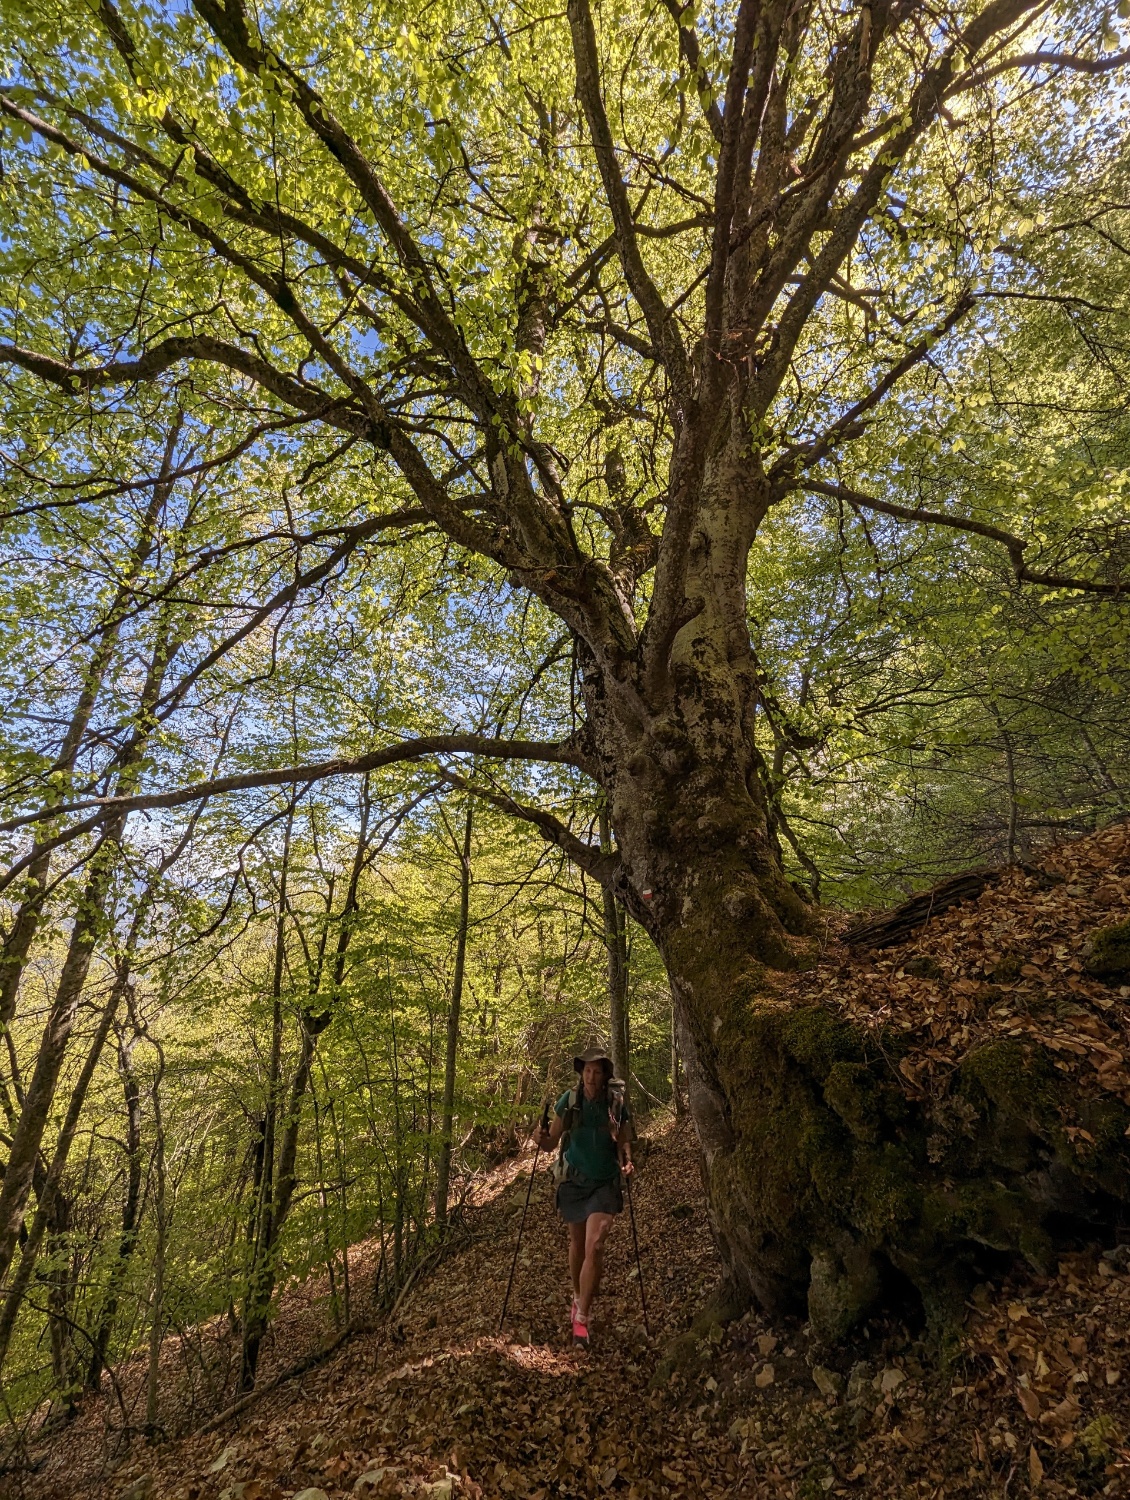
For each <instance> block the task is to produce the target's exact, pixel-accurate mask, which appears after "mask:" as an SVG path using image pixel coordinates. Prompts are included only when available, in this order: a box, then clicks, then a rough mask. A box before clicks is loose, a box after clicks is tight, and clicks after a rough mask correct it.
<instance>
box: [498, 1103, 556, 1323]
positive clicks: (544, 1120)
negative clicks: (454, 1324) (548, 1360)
mask: <svg viewBox="0 0 1130 1500" xmlns="http://www.w3.org/2000/svg"><path fill="white" fill-rule="evenodd" d="M541 1128H542V1130H548V1129H549V1100H548V1099H547V1100H546V1101H545V1108H544V1109H543V1110H542V1112H541ZM540 1154H541V1136H540V1135H539V1136H538V1143H537V1145H536V1146H535V1147H534V1164H533V1166H532V1167H531V1168H530V1181H529V1184H528V1186H527V1187H526V1201H525V1203H524V1204H523V1205H522V1220H521V1223H520V1224H519V1225H518V1239H517V1241H516V1242H515V1245H514V1259H513V1260H512V1261H511V1262H510V1279H509V1281H507V1283H506V1296H505V1297H503V1299H502V1314H501V1316H500V1317H499V1320H498V1331H499V1333H501V1332H502V1325H503V1323H505V1322H506V1309H507V1308H508V1307H509V1305H510V1288H511V1287H512V1286H513V1285H514V1272H515V1270H516V1269H517V1266H518V1251H519V1250H520V1249H521V1248H522V1231H523V1230H524V1229H525V1227H526V1210H527V1209H528V1208H529V1206H530V1194H531V1193H532V1192H533V1190H534V1175H535V1173H536V1172H537V1169H538V1157H539V1155H540Z"/></svg>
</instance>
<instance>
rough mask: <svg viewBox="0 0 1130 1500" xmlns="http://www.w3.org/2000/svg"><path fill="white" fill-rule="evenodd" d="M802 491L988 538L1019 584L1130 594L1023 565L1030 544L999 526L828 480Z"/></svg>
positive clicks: (1125, 588) (1121, 586) (1125, 587)
mask: <svg viewBox="0 0 1130 1500" xmlns="http://www.w3.org/2000/svg"><path fill="white" fill-rule="evenodd" d="M799 487H800V488H801V489H805V490H809V491H811V492H812V493H813V494H816V495H828V496H829V497H830V498H831V499H833V500H842V501H844V503H845V504H847V505H850V506H852V507H853V509H854V508H856V507H858V508H859V509H861V510H874V511H878V512H879V514H881V515H884V516H893V517H894V518H895V520H897V521H915V522H918V523H919V524H921V525H924V526H947V527H949V528H950V530H952V531H967V532H970V533H972V535H974V536H983V537H986V538H987V539H988V540H989V541H991V542H999V543H1000V544H1001V546H1002V547H1003V548H1004V549H1005V551H1006V552H1007V553H1008V557H1009V561H1010V562H1011V563H1012V570H1013V572H1014V573H1015V574H1016V581H1017V582H1018V583H1039V584H1042V585H1043V586H1044V587H1045V588H1050V589H1078V590H1080V591H1081V592H1082V593H1087V594H1105V595H1106V596H1107V597H1108V598H1117V599H1121V598H1123V597H1124V596H1126V595H1127V594H1130V582H1127V583H1123V582H1122V580H1121V579H1119V580H1118V581H1117V582H1116V583H1100V582H1098V581H1097V580H1096V579H1093V578H1068V577H1065V576H1064V575H1062V574H1059V573H1044V572H1041V571H1039V570H1038V569H1036V568H1030V567H1029V566H1028V564H1027V563H1026V562H1025V561H1024V553H1025V552H1026V551H1027V549H1028V546H1029V543H1027V542H1025V541H1022V540H1021V538H1020V537H1018V536H1014V535H1013V533H1012V532H1011V531H1004V530H1003V529H1002V528H1001V527H1000V526H991V525H990V524H989V523H988V522H987V521H974V520H972V519H971V518H970V517H968V516H953V515H947V514H946V512H944V511H937V510H924V509H922V508H921V507H912V506H909V505H897V504H895V502H894V501H891V500H879V499H876V497H875V496H874V495H865V494H864V493H863V491H862V490H856V489H852V488H851V487H850V486H848V485H846V484H830V483H828V482H827V481H826V480H822V479H812V478H808V477H806V478H804V479H802V480H801V481H800V485H799Z"/></svg>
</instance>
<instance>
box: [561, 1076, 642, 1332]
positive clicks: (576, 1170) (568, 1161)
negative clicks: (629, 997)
mask: <svg viewBox="0 0 1130 1500" xmlns="http://www.w3.org/2000/svg"><path fill="white" fill-rule="evenodd" d="M573 1068H574V1070H575V1071H576V1072H577V1073H579V1074H580V1080H579V1082H578V1086H577V1087H576V1088H574V1089H568V1090H566V1092H565V1093H564V1094H562V1095H561V1097H560V1099H558V1101H557V1103H556V1104H555V1105H554V1113H555V1115H556V1119H555V1120H554V1121H553V1123H552V1125H551V1126H550V1127H549V1129H548V1130H545V1129H543V1130H542V1131H541V1132H540V1134H539V1136H538V1144H539V1145H540V1146H541V1148H542V1150H545V1151H548V1150H550V1149H551V1148H552V1147H554V1146H556V1145H557V1144H558V1143H559V1142H560V1141H562V1137H565V1140H564V1143H563V1148H562V1150H561V1152H560V1154H559V1156H558V1162H559V1167H558V1171H557V1174H556V1175H557V1178H558V1187H557V1212H558V1213H559V1214H560V1215H561V1217H562V1219H564V1221H565V1223H566V1224H567V1225H568V1228H569V1275H570V1277H571V1278H572V1281H573V1306H572V1310H571V1312H570V1314H569V1320H570V1322H571V1323H572V1325H573V1338H574V1341H575V1342H576V1343H578V1344H585V1345H587V1344H588V1341H589V1317H590V1314H591V1312H592V1304H593V1298H594V1297H595V1296H596V1294H597V1290H598V1288H599V1286H600V1275H601V1271H602V1270H603V1268H604V1242H605V1240H606V1239H607V1238H608V1231H609V1230H610V1229H611V1228H612V1221H613V1219H614V1218H615V1217H616V1215H617V1214H618V1213H622V1212H623V1209H624V1193H623V1189H622V1188H621V1186H620V1174H621V1172H622V1173H624V1175H625V1176H627V1175H629V1174H630V1173H631V1171H632V1170H633V1168H632V1128H631V1123H630V1116H629V1112H628V1107H627V1104H626V1103H625V1100H624V1086H623V1084H621V1083H619V1081H618V1080H614V1079H613V1077H612V1073H613V1068H612V1059H611V1058H610V1057H609V1056H608V1055H607V1053H605V1052H603V1051H602V1050H601V1049H600V1048H599V1047H592V1048H590V1049H589V1050H588V1051H587V1052H585V1053H583V1054H582V1055H581V1056H580V1057H575V1058H574V1059H573Z"/></svg>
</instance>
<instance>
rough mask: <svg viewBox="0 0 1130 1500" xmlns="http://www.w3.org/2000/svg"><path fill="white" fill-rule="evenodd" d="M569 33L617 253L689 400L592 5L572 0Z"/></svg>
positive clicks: (676, 334) (684, 368) (685, 375)
mask: <svg viewBox="0 0 1130 1500" xmlns="http://www.w3.org/2000/svg"><path fill="white" fill-rule="evenodd" d="M569 29H570V31H571V32H572V36H573V61H574V65H575V67H576V74H577V97H578V99H579V100H580V102H581V107H582V108H583V109H584V112H585V119H586V120H587V122H588V127H589V134H590V135H591V137H592V143H593V149H594V150H595V152H596V163H597V167H598V168H599V171H600V180H601V182H602V183H603V184H604V194H605V197H606V199H607V201H608V207H609V210H610V212H611V214H612V223H613V225H614V226H615V231H616V249H617V253H618V254H619V256H620V262H621V264H622V265H623V267H624V275H625V276H626V277H627V279H628V285H629V286H630V287H631V290H632V295H633V296H634V297H635V299H636V301H637V302H638V303H639V305H640V308H641V310H642V312H643V315H644V318H645V319H646V320H647V327H648V332H649V333H650V334H651V341H652V343H653V344H654V345H655V347H656V349H658V350H659V352H660V354H661V355H662V357H663V361H664V364H665V365H666V367H667V373H668V376H669V377H670V380H671V384H672V386H674V387H675V389H676V390H677V391H678V392H679V393H680V395H682V396H685V395H686V394H687V392H688V374H689V372H688V369H687V356H686V350H685V349H684V348H683V341H682V338H681V337H680V336H679V330H678V328H677V327H676V325H675V322H674V320H673V319H672V318H671V317H670V316H669V314H668V311H667V308H666V307H665V306H664V305H663V299H662V298H661V297H660V295H659V290H658V288H657V287H656V285H655V283H654V282H653V281H652V279H651V277H650V275H649V274H648V271H647V267H646V266H645V265H644V263H643V258H642V257H641V255H640V247H639V243H638V241H637V239H636V229H635V225H634V224H633V222H632V210H631V207H630V205H629V203H628V190H627V188H626V187H625V185H624V179H623V177H622V176H621V175H620V164H619V162H618V161H617V160H616V147H615V145H614V143H613V140H612V130H611V128H610V126H609V124H608V116H607V114H606V113H605V110H604V98H603V94H602V92H601V86H600V60H599V58H598V57H597V51H596V31H595V29H594V28H593V23H592V12H591V10H590V9H589V5H588V0H569Z"/></svg>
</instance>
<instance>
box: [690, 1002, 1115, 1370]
mask: <svg viewBox="0 0 1130 1500" xmlns="http://www.w3.org/2000/svg"><path fill="white" fill-rule="evenodd" d="M752 991H753V987H752V985H750V987H748V988H744V987H743V989H742V992H741V993H735V992H731V995H730V996H729V999H728V1003H727V1004H726V1005H725V1006H724V1008H723V1011H722V1025H721V1026H720V1027H719V1028H718V1029H717V1034H716V1036H715V1037H714V1039H713V1056H712V1059H711V1061H712V1065H713V1067H714V1069H715V1071H716V1076H717V1077H718V1080H719V1083H720V1085H721V1088H722V1090H723V1092H724V1094H725V1096H726V1100H727V1103H728V1107H729V1123H730V1125H731V1128H732V1132H733V1140H734V1143H733V1146H732V1148H731V1149H725V1148H723V1149H721V1150H716V1151H715V1152H714V1153H713V1154H712V1156H711V1158H710V1162H709V1166H708V1178H709V1197H710V1201H711V1205H712V1215H713V1218H714V1223H715V1228H716V1230H717V1232H718V1238H719V1242H720V1244H721V1245H722V1247H723V1249H724V1252H725V1253H726V1255H727V1257H728V1260H729V1262H730V1264H731V1266H732V1268H733V1271H734V1275H735V1278H736V1280H737V1282H738V1283H739V1285H740V1286H741V1287H742V1288H743V1289H745V1290H752V1292H753V1293H754V1295H755V1296H756V1297H757V1298H758V1300H759V1301H760V1302H761V1303H762V1304H763V1305H764V1306H766V1307H767V1308H768V1310H769V1311H771V1312H774V1313H781V1312H785V1311H797V1310H800V1309H801V1308H803V1307H804V1306H805V1305H807V1307H808V1310H809V1313H810V1316H811V1317H812V1319H813V1321H814V1326H816V1328H817V1329H818V1331H819V1332H820V1333H821V1334H822V1335H823V1336H824V1337H825V1338H827V1339H830V1340H836V1339H839V1338H842V1337H843V1336H844V1335H845V1334H846V1332H847V1331H848V1330H849V1328H850V1327H851V1325H852V1324H853V1323H854V1322H856V1321H858V1320H859V1319H860V1318H861V1317H863V1316H865V1315H866V1312H867V1310H868V1308H869V1307H870V1306H871V1304H872V1303H873V1301H874V1299H875V1297H876V1296H878V1295H879V1294H880V1291H881V1286H882V1278H883V1275H884V1274H885V1273H884V1269H883V1268H884V1265H885V1264H889V1265H890V1266H893V1267H895V1268H897V1270H898V1271H899V1272H901V1273H902V1274H904V1275H905V1276H906V1277H908V1278H909V1280H910V1281H911V1282H912V1283H913V1284H914V1286H915V1287H916V1289H917V1290H918V1293H919V1295H920V1296H921V1298H922V1303H923V1306H924V1308H925V1311H926V1314H927V1318H928V1320H929V1324H930V1327H931V1329H932V1330H933V1333H934V1337H935V1342H936V1343H937V1344H938V1346H939V1347H944V1346H945V1345H946V1340H947V1338H948V1336H949V1332H950V1331H952V1327H954V1326H956V1323H957V1321H958V1320H959V1319H960V1315H961V1310H962V1305H963V1300H964V1297H965V1296H966V1294H967V1292H968V1289H969V1286H970V1284H971V1281H972V1279H974V1270H975V1266H976V1257H977V1254H978V1253H979V1252H978V1248H977V1247H978V1246H986V1247H991V1248H992V1249H994V1250H998V1251H1004V1252H1006V1253H1008V1252H1011V1253H1015V1254H1020V1255H1023V1256H1024V1257H1025V1258H1026V1259H1027V1260H1028V1261H1029V1263H1030V1264H1032V1265H1033V1266H1036V1267H1039V1268H1041V1269H1043V1268H1046V1267H1047V1266H1048V1264H1049V1263H1050V1262H1052V1260H1053V1259H1054V1246H1053V1243H1052V1240H1051V1237H1050V1235H1049V1233H1048V1230H1047V1225H1046V1223H1045V1220H1046V1218H1047V1215H1048V1212H1049V1204H1048V1202H1047V1201H1046V1197H1045V1195H1046V1193H1047V1191H1048V1190H1049V1185H1050V1188H1051V1190H1052V1191H1053V1194H1054V1193H1058V1192H1060V1191H1061V1190H1063V1192H1065V1193H1066V1196H1065V1197H1062V1198H1061V1199H1060V1200H1059V1201H1060V1204H1061V1209H1062V1204H1063V1203H1070V1202H1072V1201H1077V1202H1085V1201H1086V1199H1087V1195H1092V1196H1091V1198H1090V1202H1091V1204H1092V1205H1094V1204H1096V1203H1099V1204H1101V1201H1102V1200H1101V1199H1097V1198H1095V1197H1094V1196H1093V1195H1094V1194H1096V1193H1097V1192H1099V1191H1101V1192H1102V1193H1105V1194H1108V1195H1109V1196H1110V1197H1112V1198H1115V1199H1118V1200H1120V1201H1122V1202H1127V1203H1130V1162H1128V1161H1127V1160H1126V1158H1127V1153H1126V1151H1125V1138H1124V1133H1125V1131H1126V1127H1127V1123H1128V1122H1130V1111H1127V1110H1126V1108H1125V1107H1124V1106H1123V1105H1122V1104H1121V1103H1120V1102H1119V1101H1118V1100H1117V1099H1110V1100H1096V1101H1092V1102H1089V1103H1087V1104H1085V1105H1084V1103H1083V1101H1081V1100H1080V1097H1079V1093H1078V1084H1077V1082H1076V1081H1075V1080H1074V1079H1073V1078H1071V1077H1070V1076H1068V1075H1065V1074H1063V1073H1061V1072H1060V1071H1058V1070H1057V1069H1055V1067H1054V1066H1053V1059H1052V1058H1051V1057H1050V1055H1048V1054H1046V1053H1044V1052H1043V1051H1042V1050H1041V1049H1040V1048H1039V1047H1038V1046H1034V1045H1032V1044H1030V1043H1021V1042H1020V1041H1017V1040H1014V1039H1005V1040H1001V1041H995V1042H991V1043H988V1044H986V1045H984V1046H982V1047H980V1048H978V1049H976V1051H975V1052H973V1053H971V1054H970V1055H969V1056H968V1057H967V1058H966V1059H965V1060H964V1062H963V1063H962V1066H961V1068H960V1069H959V1070H958V1072H957V1073H956V1074H955V1076H954V1078H953V1080H952V1084H951V1088H950V1091H949V1094H948V1095H947V1096H946V1097H945V1098H943V1099H941V1100H938V1101H935V1102H931V1103H927V1102H924V1101H922V1100H920V1099H918V1100H916V1099H913V1098H911V1097H909V1096H908V1095H907V1094H906V1093H904V1092H903V1090H902V1088H901V1087H900V1085H899V1083H898V1081H897V1075H896V1074H895V1071H894V1068H893V1067H892V1063H894V1064H895V1065H896V1066H897V1060H898V1056H899V1050H900V1048H899V1044H898V1042H897V1040H896V1039H882V1046H881V1047H878V1048H876V1047H875V1045H874V1041H873V1040H872V1039H869V1038H868V1037H867V1036H866V1035H865V1034H864V1033H863V1032H862V1030H861V1029H859V1028H855V1027H852V1026H850V1025H848V1024H847V1023H846V1022H844V1021H843V1020H842V1019H841V1018H840V1017H839V1016H837V1015H835V1014H832V1013H829V1011H827V1010H824V1009H821V1008H819V1007H815V1006H805V1007H797V1008H796V1009H794V1010H786V1009H784V1008H783V1007H781V1006H780V1005H779V1004H777V1003H773V1002H767V1003H766V1002H761V1003H759V1002H758V999H757V997H756V995H755V994H754V993H753V992H752ZM1083 1109H1086V1110H1087V1111H1089V1112H1090V1113H1088V1115H1087V1119H1086V1123H1085V1128H1086V1129H1087V1130H1088V1131H1089V1132H1090V1133H1091V1134H1092V1135H1093V1136H1094V1138H1095V1140H1094V1145H1093V1146H1092V1145H1087V1148H1086V1151H1081V1150H1080V1149H1078V1148H1077V1146H1076V1145H1075V1144H1073V1143H1072V1142H1071V1141H1070V1140H1069V1139H1068V1137H1067V1134H1066V1131H1065V1129H1064V1121H1065V1120H1078V1121H1080V1122H1081V1123H1082V1122H1083V1114H1082V1110H1083ZM1057 1184H1058V1186H1057ZM1072 1195H1074V1199H1073V1198H1072ZM1069 1211H1070V1210H1069Z"/></svg>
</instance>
